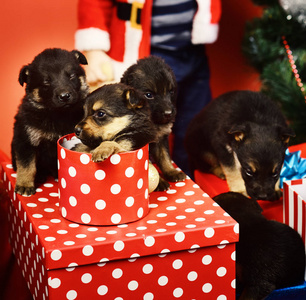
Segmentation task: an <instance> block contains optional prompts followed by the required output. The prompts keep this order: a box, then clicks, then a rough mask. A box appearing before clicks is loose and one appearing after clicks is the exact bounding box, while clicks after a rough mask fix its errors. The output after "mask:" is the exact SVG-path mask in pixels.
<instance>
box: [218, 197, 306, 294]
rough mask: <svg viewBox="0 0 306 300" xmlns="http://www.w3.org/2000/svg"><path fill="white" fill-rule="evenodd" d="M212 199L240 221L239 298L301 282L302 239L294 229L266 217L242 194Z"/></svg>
mask: <svg viewBox="0 0 306 300" xmlns="http://www.w3.org/2000/svg"><path fill="white" fill-rule="evenodd" d="M214 200H215V201H216V202H217V203H218V204H219V205H220V206H221V207H222V208H223V209H224V210H225V211H226V212H227V213H228V214H229V215H230V216H231V217H233V218H234V219H235V220H236V221H237V222H238V223H239V242H238V243H237V246H236V262H237V266H236V277H237V292H238V293H241V296H240V298H239V299H240V300H242V299H253V300H257V299H258V300H260V299H264V298H265V297H266V296H268V295H269V294H270V293H271V292H272V291H273V290H275V289H279V288H285V287H290V286H294V285H298V284H301V283H303V282H304V272H305V249H304V243H303V240H302V238H301V237H300V235H299V234H298V233H297V232H296V231H295V230H294V229H292V228H291V227H289V226H288V225H285V224H282V223H279V222H276V221H272V220H267V219H266V218H265V217H264V216H263V215H262V214H261V211H262V210H261V207H260V206H259V204H258V203H257V202H256V200H254V199H250V198H246V197H245V196H243V195H242V194H239V193H233V192H230V193H225V194H221V195H218V196H216V197H215V198H214Z"/></svg>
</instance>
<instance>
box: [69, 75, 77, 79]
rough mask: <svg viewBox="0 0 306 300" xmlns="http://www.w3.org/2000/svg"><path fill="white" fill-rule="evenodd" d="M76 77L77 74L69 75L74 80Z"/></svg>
mask: <svg viewBox="0 0 306 300" xmlns="http://www.w3.org/2000/svg"><path fill="white" fill-rule="evenodd" d="M76 77H77V76H76V74H70V76H69V78H70V80H73V79H75V78H76Z"/></svg>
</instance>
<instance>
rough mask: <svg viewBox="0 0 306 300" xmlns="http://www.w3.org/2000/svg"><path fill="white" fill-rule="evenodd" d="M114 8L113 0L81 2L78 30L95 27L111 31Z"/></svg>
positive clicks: (79, 4) (80, 0)
mask: <svg viewBox="0 0 306 300" xmlns="http://www.w3.org/2000/svg"><path fill="white" fill-rule="evenodd" d="M113 7H114V1H112V0H79V1H78V29H85V28H90V27H95V28H99V29H101V30H104V31H109V24H110V21H111V17H112V11H113Z"/></svg>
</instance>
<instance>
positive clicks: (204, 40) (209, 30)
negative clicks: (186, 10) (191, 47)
mask: <svg viewBox="0 0 306 300" xmlns="http://www.w3.org/2000/svg"><path fill="white" fill-rule="evenodd" d="M218 32H219V25H218V24H205V23H202V24H199V23H194V24H193V27H192V32H191V42H192V43H193V44H211V43H214V42H215V41H216V40H217V37H218Z"/></svg>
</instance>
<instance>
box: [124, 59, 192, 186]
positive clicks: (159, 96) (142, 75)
mask: <svg viewBox="0 0 306 300" xmlns="http://www.w3.org/2000/svg"><path fill="white" fill-rule="evenodd" d="M121 82H123V83H125V84H128V85H130V86H132V87H134V88H135V89H137V90H139V91H141V92H142V93H143V94H144V95H145V97H146V98H147V99H148V102H149V106H150V109H151V118H152V121H153V123H154V124H155V127H156V133H157V135H156V142H154V143H151V144H150V148H149V149H150V156H151V158H152V159H153V161H154V162H155V163H156V164H157V166H158V167H159V168H160V170H161V172H162V174H163V176H164V177H165V179H166V180H168V181H174V182H175V181H182V180H185V178H186V176H185V174H184V173H183V172H181V171H179V170H176V169H175V168H174V167H173V165H172V162H171V158H170V154H169V140H168V138H169V134H170V133H171V130H172V126H173V122H174V120H175V115H176V108H175V107H176V103H175V102H176V97H177V83H176V79H175V76H174V73H173V71H172V69H171V68H170V67H169V66H168V65H167V64H166V63H165V62H164V60H162V59H161V58H159V57H156V56H149V57H146V58H143V59H139V60H138V61H137V63H136V64H134V65H132V66H131V67H129V68H128V69H127V70H126V71H125V73H124V74H123V76H122V78H121ZM168 188H169V183H168V182H167V181H165V180H163V179H162V178H160V182H159V185H158V187H157V190H166V189H168Z"/></svg>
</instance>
